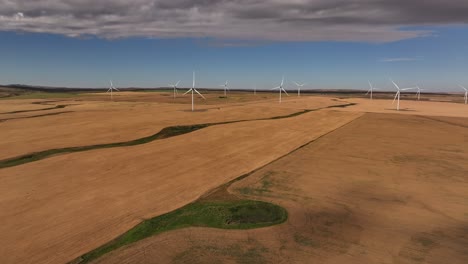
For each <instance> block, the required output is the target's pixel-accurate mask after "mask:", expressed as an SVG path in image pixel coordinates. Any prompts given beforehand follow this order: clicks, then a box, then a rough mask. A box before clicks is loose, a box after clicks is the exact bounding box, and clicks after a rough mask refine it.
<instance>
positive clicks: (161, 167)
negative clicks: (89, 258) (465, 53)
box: [0, 92, 468, 263]
mask: <svg viewBox="0 0 468 264" xmlns="http://www.w3.org/2000/svg"><path fill="white" fill-rule="evenodd" d="M60 96H62V97H63V98H54V99H48V98H46V99H44V98H39V99H37V98H36V99H29V98H28V99H12V100H2V102H7V103H6V104H4V105H3V106H2V108H1V109H2V113H0V119H1V121H2V122H0V136H1V137H0V149H2V151H1V152H0V221H1V222H0V234H2V241H1V242H0V257H1V259H2V263H67V262H70V261H77V262H79V261H80V258H79V257H80V256H82V255H83V254H85V253H87V252H90V251H92V250H94V249H96V248H98V247H100V246H101V245H103V244H105V243H107V242H109V241H112V240H113V239H114V238H116V237H119V236H120V235H121V234H123V233H125V232H126V231H128V230H129V229H131V228H132V227H134V226H136V225H138V224H139V223H141V222H142V221H143V220H145V219H150V218H153V217H156V216H160V215H162V214H165V213H168V212H171V211H174V210H176V209H178V208H181V207H183V206H185V205H187V204H189V203H191V202H194V201H196V200H197V199H199V198H200V197H202V196H206V195H207V194H210V193H211V190H213V189H216V188H220V186H224V184H226V183H228V182H230V181H231V180H234V179H236V178H238V177H240V176H242V175H246V174H248V173H250V172H253V173H251V174H248V175H247V177H245V178H243V179H242V180H240V181H237V182H235V183H233V184H232V185H230V187H229V188H228V191H229V193H230V194H229V193H228V192H227V191H225V193H224V194H223V195H221V196H222V197H224V196H226V197H227V196H229V197H231V196H232V197H235V198H233V199H253V200H264V201H267V202H271V203H273V204H278V205H280V206H282V207H283V208H285V209H286V210H287V212H288V214H289V217H288V219H287V221H286V222H285V223H282V224H279V225H276V226H271V227H264V228H259V229H250V230H237V231H233V230H220V229H209V228H193V227H191V228H184V229H179V230H175V231H170V232H165V233H162V234H159V235H156V236H152V237H149V238H147V239H144V240H141V241H138V242H135V243H133V244H130V245H127V246H124V247H120V248H118V249H116V250H114V251H112V252H110V253H108V254H105V255H104V256H102V257H100V258H98V259H96V260H95V261H96V262H98V263H171V262H174V263H186V262H194V263H216V262H223V263H267V262H269V263H278V262H283V263H291V262H293V263H294V262H296V263H309V262H310V261H311V260H316V261H318V262H320V263H366V262H368V263H412V262H414V261H418V262H424V261H426V262H427V263H443V262H440V261H441V260H450V263H466V260H467V256H468V255H467V254H468V252H467V251H466V248H468V245H467V237H466V234H467V233H468V230H467V227H466V222H467V221H468V214H467V212H468V204H467V201H468V191H467V190H468V184H467V182H468V178H467V176H466V175H468V167H467V166H468V165H467V164H465V163H466V162H465V163H464V160H467V159H468V154H467V152H466V150H465V149H466V146H467V142H468V140H467V137H468V131H467V124H468V122H467V120H468V112H466V107H464V105H461V104H452V103H442V102H413V101H407V100H405V101H403V102H402V107H403V106H404V107H405V109H406V110H407V111H400V112H398V113H397V112H396V111H394V110H391V101H389V100H374V101H372V102H368V101H366V100H363V99H354V98H347V99H337V98H333V97H318V96H304V97H300V98H297V97H290V98H288V99H285V101H284V102H283V103H282V104H279V103H278V101H277V98H276V97H275V95H273V94H262V95H260V96H254V95H252V94H245V93H244V94H243V93H235V95H234V96H232V98H230V99H227V98H223V97H222V96H220V94H219V93H218V94H217V93H213V94H211V95H209V96H208V98H207V102H202V101H201V100H197V105H196V109H197V111H195V112H190V111H188V110H189V109H190V105H189V104H188V103H189V102H190V100H189V99H188V98H182V99H176V100H177V102H175V101H170V100H171V97H170V93H148V92H146V93H143V92H122V93H116V95H115V96H114V101H110V100H109V98H108V97H107V96H106V97H104V95H102V94H80V95H77V96H68V95H60ZM148 98H152V99H154V100H153V101H151V100H149V99H148ZM8 105H12V107H11V110H10V109H9V107H8ZM38 106H40V107H39V108H37V107H38ZM410 110H411V111H410ZM12 159H13V160H14V162H11V160H12ZM223 199H224V198H223Z"/></svg>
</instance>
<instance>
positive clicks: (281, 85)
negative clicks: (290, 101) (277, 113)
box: [271, 76, 289, 103]
mask: <svg viewBox="0 0 468 264" xmlns="http://www.w3.org/2000/svg"><path fill="white" fill-rule="evenodd" d="M283 85H284V76H283V79H282V80H281V84H280V86H278V87H275V88H272V89H271V90H276V89H279V102H280V103H281V92H284V93H285V94H286V95H287V96H289V94H288V93H287V92H286V90H285V89H284V88H283Z"/></svg>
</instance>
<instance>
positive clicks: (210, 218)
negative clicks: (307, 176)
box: [73, 200, 288, 264]
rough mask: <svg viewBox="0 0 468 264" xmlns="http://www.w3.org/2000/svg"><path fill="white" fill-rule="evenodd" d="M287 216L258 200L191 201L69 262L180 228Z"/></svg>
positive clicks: (242, 225)
mask: <svg viewBox="0 0 468 264" xmlns="http://www.w3.org/2000/svg"><path fill="white" fill-rule="evenodd" d="M287 217H288V214H287V211H286V210H285V209H283V208H282V207H280V206H278V205H274V204H270V203H267V202H261V201H250V200H237V201H229V202H195V203H192V204H189V205H187V206H184V207H182V208H180V209H178V210H175V211H173V212H170V213H167V214H164V215H161V216H157V217H154V218H152V219H148V220H145V221H143V222H142V223H141V224H139V225H137V226H135V227H134V228H132V229H130V230H129V231H128V232H126V233H125V234H123V235H121V236H120V237H118V238H116V239H114V240H112V241H110V242H109V243H107V244H105V245H103V246H101V247H99V248H97V249H95V250H93V251H91V252H89V253H87V254H85V255H83V256H81V257H80V258H79V259H78V260H75V261H73V263H81V264H82V263H88V262H89V261H91V260H94V259H97V258H98V257H100V256H102V255H104V254H106V253H108V252H111V251H113V250H116V249H118V248H120V247H123V246H125V245H129V244H131V243H135V242H137V241H139V240H142V239H144V238H147V237H150V236H154V235H157V234H160V233H163V232H167V231H171V230H175V229H180V228H184V227H191V226H194V227H212V228H221V229H252V228H259V227H265V226H271V225H275V224H280V223H283V222H285V221H286V219H287Z"/></svg>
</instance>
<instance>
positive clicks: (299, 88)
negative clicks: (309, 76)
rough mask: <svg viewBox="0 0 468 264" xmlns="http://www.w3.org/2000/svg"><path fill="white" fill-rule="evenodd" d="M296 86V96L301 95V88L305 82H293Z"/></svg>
mask: <svg viewBox="0 0 468 264" xmlns="http://www.w3.org/2000/svg"><path fill="white" fill-rule="evenodd" d="M293 83H294V84H295V85H296V86H297V96H301V88H302V87H304V85H306V84H305V83H302V84H300V83H297V82H293Z"/></svg>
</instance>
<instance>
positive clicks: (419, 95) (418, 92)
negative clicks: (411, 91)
mask: <svg viewBox="0 0 468 264" xmlns="http://www.w3.org/2000/svg"><path fill="white" fill-rule="evenodd" d="M416 88H417V89H418V91H417V92H416V96H418V101H419V99H420V98H421V91H424V89H421V88H420V87H419V85H416Z"/></svg>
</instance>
